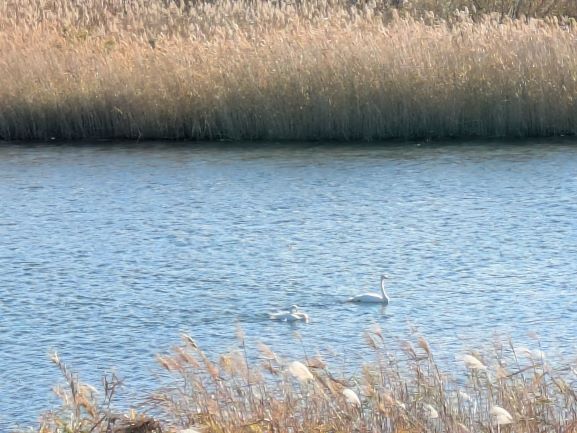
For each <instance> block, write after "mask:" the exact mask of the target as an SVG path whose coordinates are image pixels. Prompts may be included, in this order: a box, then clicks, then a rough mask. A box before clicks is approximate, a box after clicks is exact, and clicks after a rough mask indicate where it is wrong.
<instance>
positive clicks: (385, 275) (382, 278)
mask: <svg viewBox="0 0 577 433" xmlns="http://www.w3.org/2000/svg"><path fill="white" fill-rule="evenodd" d="M389 278H391V277H389V274H383V275H381V281H385V280H388V279H389Z"/></svg>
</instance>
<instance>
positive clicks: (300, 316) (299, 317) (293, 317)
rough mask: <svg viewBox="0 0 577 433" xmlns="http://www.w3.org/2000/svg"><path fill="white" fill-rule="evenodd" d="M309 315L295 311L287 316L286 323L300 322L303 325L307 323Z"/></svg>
mask: <svg viewBox="0 0 577 433" xmlns="http://www.w3.org/2000/svg"><path fill="white" fill-rule="evenodd" d="M309 320H310V319H309V315H308V314H307V313H303V312H302V311H295V312H294V313H291V314H289V315H288V316H287V318H286V321H287V322H298V321H302V322H305V323H309Z"/></svg>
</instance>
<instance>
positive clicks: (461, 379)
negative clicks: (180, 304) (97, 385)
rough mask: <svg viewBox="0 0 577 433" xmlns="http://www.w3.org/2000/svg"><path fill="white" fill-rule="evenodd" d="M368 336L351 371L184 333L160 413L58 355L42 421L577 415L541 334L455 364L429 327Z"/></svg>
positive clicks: (472, 425) (111, 380) (393, 427)
mask: <svg viewBox="0 0 577 433" xmlns="http://www.w3.org/2000/svg"><path fill="white" fill-rule="evenodd" d="M365 337H366V342H367V344H368V345H369V347H371V348H372V350H373V352H374V360H373V361H372V362H369V363H367V364H366V365H365V366H364V367H363V369H362V372H361V373H360V374H359V375H358V376H352V377H351V376H349V375H343V374H342V373H341V374H339V373H337V371H336V370H334V369H333V367H334V366H330V365H328V364H327V363H326V362H325V360H323V359H322V358H321V357H319V356H310V355H309V356H307V355H306V353H305V356H304V359H302V360H300V361H294V360H286V359H282V358H281V357H280V356H278V355H277V354H276V353H274V352H273V351H272V350H271V349H270V348H269V347H267V346H265V345H261V346H260V347H259V348H258V361H252V362H249V361H248V359H249V357H254V353H252V352H251V354H250V355H249V354H248V353H247V350H248V351H250V349H247V348H246V347H245V346H244V341H243V337H242V335H240V336H239V338H240V339H239V348H238V350H236V351H233V352H231V353H226V354H223V355H221V356H220V357H218V359H217V360H214V359H211V358H210V357H209V356H207V355H206V354H205V353H204V352H203V351H202V350H201V349H200V348H199V347H198V346H197V344H196V343H195V341H194V340H192V339H191V338H190V337H189V336H186V335H184V336H183V338H182V344H181V345H180V346H178V347H175V348H174V349H173V351H172V352H171V353H169V354H166V355H162V356H159V357H158V361H159V364H160V365H161V366H162V367H163V368H164V369H165V370H166V371H167V372H168V373H169V374H170V375H171V376H172V377H173V378H174V381H173V385H172V386H169V387H166V388H164V389H162V390H160V391H158V392H157V393H155V394H154V395H152V396H150V398H149V399H148V400H147V403H146V406H147V407H148V408H149V410H150V411H152V412H154V413H156V414H157V415H156V417H152V416H150V415H147V414H146V413H145V412H144V411H142V409H141V410H135V409H133V410H130V411H129V413H128V414H125V415H121V414H118V412H116V411H115V410H114V405H115V404H114V397H115V394H116V391H117V387H118V386H119V384H120V382H119V381H118V379H117V378H116V377H114V376H109V377H107V378H105V380H104V382H103V383H104V390H103V392H101V393H100V394H98V393H97V391H96V389H94V388H93V387H91V386H88V385H85V384H82V383H81V382H80V381H79V380H78V378H77V376H76V375H75V374H74V373H73V372H71V371H70V370H69V369H68V367H66V365H65V364H64V363H63V362H62V361H61V360H60V359H59V358H58V356H57V355H54V356H53V358H52V359H53V361H54V363H55V364H56V365H57V366H58V368H59V369H60V370H61V372H62V374H63V376H64V378H65V384H64V386H63V387H61V388H58V390H57V394H58V395H59V396H60V397H61V399H62V401H63V406H62V408H61V409H60V410H56V411H54V412H51V413H49V414H48V415H46V417H45V418H44V421H43V424H42V427H41V428H40V431H41V432H43V433H56V432H61V431H66V432H70V433H80V432H88V431H90V432H105V431H106V432H111V431H113V432H118V433H119V432H122V433H136V432H139V433H140V432H160V431H163V432H183V431H186V432H206V433H209V432H210V433H212V432H221V433H224V432H287V431H294V432H306V433H308V432H353V431H382V432H395V433H399V432H413V433H417V432H422V433H425V432H427V433H432V432H461V433H465V432H479V431H483V432H500V431H506V432H515V431H523V432H526V433H533V432H561V431H563V432H571V431H574V428H575V425H577V418H576V416H575V414H576V413H577V396H576V394H575V390H574V388H573V387H572V385H571V384H570V382H567V381H566V380H568V377H569V376H571V375H572V374H573V373H572V371H573V370H572V369H571V368H572V367H571V365H567V366H565V367H561V368H554V367H553V366H552V365H551V364H550V363H549V361H548V360H547V358H546V357H545V355H544V354H543V353H542V352H541V351H540V350H539V349H538V345H537V348H536V349H533V350H530V349H528V348H520V347H514V346H513V345H511V344H510V343H509V342H504V343H503V342H496V343H495V345H494V347H493V349H492V350H491V351H490V352H489V353H486V354H480V353H477V352H469V353H463V354H460V355H458V356H457V357H456V361H457V362H456V364H455V370H454V371H453V372H447V371H444V370H442V369H441V367H439V365H438V363H437V362H436V361H435V356H434V354H433V352H432V350H431V347H430V345H429V343H428V342H427V341H426V340H425V339H423V338H422V337H418V338H416V339H415V340H414V342H412V343H411V342H406V343H404V345H403V350H402V352H401V353H398V354H396V355H393V354H391V353H389V352H388V351H387V349H386V347H387V346H388V344H387V341H386V338H385V337H384V336H383V334H382V332H381V331H380V329H379V328H373V329H372V330H371V331H370V332H367V334H366V336H365ZM349 367H350V366H349ZM339 368H340V369H342V368H341V367H339ZM149 413H150V412H149ZM187 429H190V430H187Z"/></svg>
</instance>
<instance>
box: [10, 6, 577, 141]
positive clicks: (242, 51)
mask: <svg viewBox="0 0 577 433" xmlns="http://www.w3.org/2000/svg"><path fill="white" fill-rule="evenodd" d="M393 6H397V7H398V8H395V7H393ZM456 8H457V9H458V8H461V9H460V10H461V12H456V11H455V9H456ZM467 8H468V9H467ZM491 11H493V12H491ZM550 13H558V14H566V15H568V16H571V15H575V14H576V13H577V6H576V3H575V2H574V1H565V0H499V1H497V0H451V1H449V0H446V1H441V0H412V1H411V0H407V1H404V2H400V1H359V2H355V3H354V4H353V3H348V2H345V1H342V0H334V1H331V0H313V1H306V2H304V1H303V2H301V1H298V2H290V3H289V2H278V3H276V2H269V1H264V2H263V1H254V0H241V1H219V0H217V1H215V2H214V3H208V2H200V1H188V0H175V1H171V0H131V1H128V0H73V1H72V0H6V1H3V2H0V53H2V55H1V56H0V139H5V140H49V139H52V138H56V139H83V138H116V139H122V138H127V139H139V138H141V139H193V140H214V139H234V140H372V139H387V138H395V137H398V138H423V137H425V138H435V137H464V136H467V137H475V136H479V137H487V136H502V137H526V136H546V135H561V134H575V133H576V132H577V103H576V101H577V100H576V97H577V44H576V43H575V40H576V38H577V26H576V25H575V20H574V19H573V18H568V17H566V18H557V17H555V16H546V17H544V18H530V17H531V16H541V15H543V14H550ZM523 14H527V15H523ZM511 17H513V18H515V17H520V19H513V18H511Z"/></svg>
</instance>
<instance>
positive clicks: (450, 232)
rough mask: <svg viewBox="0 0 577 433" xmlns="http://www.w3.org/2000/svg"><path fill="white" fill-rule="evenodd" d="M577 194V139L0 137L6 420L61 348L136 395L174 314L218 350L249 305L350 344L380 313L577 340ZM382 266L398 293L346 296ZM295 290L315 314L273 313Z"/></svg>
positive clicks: (49, 378) (228, 342)
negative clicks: (305, 318)
mask: <svg viewBox="0 0 577 433" xmlns="http://www.w3.org/2000/svg"><path fill="white" fill-rule="evenodd" d="M576 197H577V147H574V146H572V145H571V144H570V143H569V144H564V143H547V144H542V145H541V144H539V143H530V144H527V145H510V144H503V143H499V144H495V145H490V144H474V143H469V144H465V145H447V146H435V147H432V146H420V147H419V146H416V145H403V146H399V147H375V146H372V147H371V146H363V145H356V146H353V145H351V146H345V147H339V146H329V147H320V146H317V147H300V148H295V147H294V146H292V147H291V146H286V147H282V146H280V147H274V146H267V147H264V146H263V147H259V148H252V149H242V148H238V147H236V148H235V147H230V148H218V147H206V146H202V145H199V146H198V147H195V148H192V147H190V146H182V147H175V146H161V145H139V146H123V145H118V144H116V145H111V144H105V145H98V146H96V145H95V146H46V145H42V146H38V147H20V146H4V147H0V202H1V203H2V204H3V205H2V206H1V207H0V239H1V242H0V269H1V270H2V271H1V272H0V350H1V354H2V356H0V430H5V429H6V428H7V426H12V425H14V424H15V423H20V424H30V423H33V422H34V421H35V420H36V417H37V416H38V414H39V413H40V412H41V411H42V410H45V409H47V408H48V407H50V405H51V404H54V400H53V399H52V397H51V393H50V389H51V387H52V386H53V385H54V384H55V383H57V382H59V380H60V379H59V375H58V372H57V371H56V369H55V368H54V367H53V366H52V365H51V363H50V361H49V357H48V354H49V353H50V351H52V350H57V351H58V352H59V354H60V356H61V358H62V359H64V360H65V361H66V362H67V363H68V364H70V365H71V366H72V367H73V368H74V370H76V371H79V372H80V374H81V377H82V378H83V379H85V380H87V381H89V382H92V383H94V384H98V380H99V377H100V375H101V374H102V373H103V372H105V371H111V370H114V371H116V372H117V373H118V374H119V375H120V376H121V377H123V378H124V379H125V384H126V388H125V391H124V393H123V396H122V398H124V399H126V400H131V399H133V398H138V397H139V396H141V395H142V390H147V389H150V388H154V385H155V384H156V383H157V382H156V379H155V376H156V375H157V374H158V369H157V368H156V367H155V362H154V354H156V353H158V352H161V351H166V350H167V349H168V348H169V347H170V346H171V345H173V344H175V343H177V342H178V338H179V333H180V332H182V331H186V332H189V333H190V334H191V335H193V336H194V338H196V339H197V341H198V342H199V343H200V344H201V345H202V346H203V347H204V349H205V350H206V351H207V352H209V353H211V354H217V353H221V352H223V351H225V350H227V349H230V348H231V347H234V345H235V344H236V343H235V328H236V326H237V324H240V325H241V326H242V328H243V329H244V332H245V333H246V335H247V339H248V342H249V346H250V345H252V347H254V346H255V345H256V342H257V341H264V342H266V343H268V344H269V345H270V346H272V348H273V349H274V350H277V351H279V352H281V353H283V354H285V355H286V356H289V357H291V356H294V357H295V358H301V357H302V353H303V346H304V349H305V350H307V351H309V352H314V351H315V350H317V349H318V350H325V349H331V350H333V351H334V353H336V354H337V356H338V355H339V354H342V356H343V357H349V358H351V359H352V358H355V357H358V356H362V353H363V350H362V348H363V347H364V343H363V339H362V333H363V331H365V330H366V329H367V328H369V327H370V326H371V324H373V323H378V324H379V325H380V326H381V328H382V329H383V333H384V334H385V335H386V336H387V338H388V339H390V341H391V345H393V344H394V342H395V341H397V340H398V339H400V338H405V337H406V336H408V335H409V333H410V329H411V328H413V327H414V328H417V329H418V331H419V332H421V333H422V334H423V335H425V336H426V337H427V338H428V340H429V341H430V343H431V344H432V346H433V348H434V350H436V351H437V352H439V353H443V354H451V356H453V355H454V354H455V353H458V352H459V351H462V350H464V349H465V348H467V347H478V346H479V345H481V344H482V343H483V342H488V341H490V340H491V339H492V338H493V336H494V334H495V333H497V334H502V335H506V336H512V337H513V338H514V339H515V340H516V341H518V342H521V343H523V344H525V343H526V342H527V344H531V339H530V338H528V337H527V334H528V333H530V332H535V333H537V334H539V336H540V338H541V340H542V344H543V346H544V348H545V349H546V350H547V351H548V352H550V353H552V354H554V355H564V354H565V355H566V354H574V347H575V344H576V343H577V335H576V334H575V333H574V331H573V330H574V324H575V322H576V321H577V300H576V298H575V293H576V285H577V242H576V240H577V222H576V219H575V215H576V214H577V199H576ZM382 272H388V273H389V274H390V276H391V280H390V287H389V292H390V295H391V297H392V302H391V305H390V306H388V307H387V308H385V309H383V308H381V307H379V306H369V307H367V306H358V305H349V304H344V303H343V302H342V301H343V300H344V299H346V298H347V297H348V296H350V295H353V294H358V293H361V292H364V291H367V290H370V289H377V287H378V283H379V276H380V274H381V273H382ZM292 303H298V304H299V305H300V306H301V307H302V308H303V309H304V310H305V311H307V312H308V313H309V314H310V315H311V317H312V322H311V323H310V324H309V325H303V324H300V325H296V326H290V325H288V324H286V323H274V322H271V321H269V320H268V319H267V317H266V314H265V313H266V312H269V311H275V310H277V309H279V308H284V307H288V306H289V305H290V304H292ZM295 330H296V331H298V332H299V333H300V335H302V340H303V346H301V343H299V341H298V339H297V338H296V337H295V335H294V332H295ZM2 426H4V427H2Z"/></svg>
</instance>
